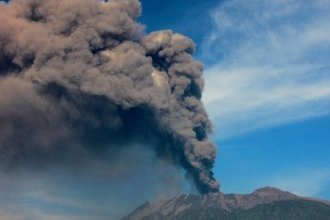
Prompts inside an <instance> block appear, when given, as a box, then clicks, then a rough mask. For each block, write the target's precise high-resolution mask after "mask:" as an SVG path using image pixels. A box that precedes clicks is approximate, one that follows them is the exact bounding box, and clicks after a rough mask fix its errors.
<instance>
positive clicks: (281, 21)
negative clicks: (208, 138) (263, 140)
mask: <svg viewBox="0 0 330 220" xmlns="http://www.w3.org/2000/svg"><path fill="white" fill-rule="evenodd" d="M211 16H212V19H213V21H214V23H215V27H214V30H212V32H211V34H210V35H209V37H208V38H207V39H206V40H205V42H204V45H203V49H204V58H205V59H207V60H208V61H209V62H210V63H212V64H213V65H211V66H210V67H209V68H207V69H206V91H205V95H204V101H205V103H206V105H207V108H208V111H209V113H210V115H211V117H212V118H213V120H215V121H216V125H217V131H219V133H220V135H221V136H222V138H228V137H230V136H234V135H237V134H240V133H244V132H248V131H251V130H255V129H259V128H262V127H268V126H274V125H278V124H282V123H289V122H292V121H296V120H301V119H306V118H311V117H317V116H321V115H326V114H329V113H330V110H329V109H330V108H329V107H330V63H329V58H330V30H329V28H328V25H329V22H330V2H329V1H322V0H316V1H307V0H306V1H298V0H289V1H282V0H271V1H262V0H248V1H238V0H231V1H225V2H224V3H222V4H221V5H220V6H219V7H217V8H216V9H214V10H213V11H212V12H211Z"/></svg>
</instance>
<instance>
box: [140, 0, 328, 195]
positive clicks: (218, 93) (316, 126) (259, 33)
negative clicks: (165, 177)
mask: <svg viewBox="0 0 330 220" xmlns="http://www.w3.org/2000/svg"><path fill="white" fill-rule="evenodd" d="M142 3H143V6H144V11H143V16H142V18H141V21H142V22H143V23H145V24H146V25H147V27H148V28H147V31H154V30H159V29H164V28H165V29H166V28H168V29H173V30H175V31H178V32H180V33H184V34H186V35H188V36H190V37H191V38H192V39H193V40H194V41H195V42H196V44H197V51H196V57H197V58H198V59H200V60H201V61H203V62H204V64H205V79H206V88H205V93H204V102H205V104H206V106H207V109H208V112H209V114H210V117H211V119H212V121H213V123H214V134H213V139H214V140H215V141H216V142H217V144H218V145H219V155H218V159H217V163H216V177H217V178H218V179H219V180H220V181H221V185H222V190H223V191H225V192H242V193H246V192H250V191H252V190H253V189H255V188H257V187H261V186H264V185H271V186H277V187H281V188H283V189H286V190H290V191H293V192H296V193H298V194H300V195H305V196H317V197H320V198H324V199H330V159H329V158H330V110H329V109H330V108H329V107H330V72H329V70H330V63H329V58H330V31H329V28H328V27H329V26H328V25H329V22H330V2H329V1H326V0H316V1H307V0H306V1H305V0H299V1H298V0H286V1H284V0H283V1H282V0H279V1H278V0H271V1H262V0H248V1H238V0H227V1H219V0H217V1H214V0H206V1H176V0H169V1H166V2H165V1H164V2H155V1H151V0H143V1H142Z"/></svg>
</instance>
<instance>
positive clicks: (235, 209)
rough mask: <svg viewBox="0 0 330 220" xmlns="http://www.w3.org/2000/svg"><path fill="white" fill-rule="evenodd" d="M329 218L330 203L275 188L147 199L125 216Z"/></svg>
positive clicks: (129, 219) (158, 219)
mask: <svg viewBox="0 0 330 220" xmlns="http://www.w3.org/2000/svg"><path fill="white" fill-rule="evenodd" d="M188 219H194V220H265V219H267V220H329V219H330V206H329V205H328V204H326V203H323V202H319V201H317V200H313V199H306V198H302V197H299V196H296V195H294V194H291V193H289V192H284V191H281V190H279V189H275V188H270V187H266V188H262V189H259V190H256V191H254V192H253V193H250V194H247V195H237V194H223V193H217V194H210V195H206V196H197V195H180V196H175V197H174V198H172V199H170V200H166V201H158V202H155V203H153V204H151V203H145V204H143V205H142V206H140V207H139V208H137V209H136V210H134V211H133V212H132V213H131V214H129V215H128V216H126V217H124V218H123V219H122V220H188Z"/></svg>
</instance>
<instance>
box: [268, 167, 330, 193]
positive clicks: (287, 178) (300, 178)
mask: <svg viewBox="0 0 330 220" xmlns="http://www.w3.org/2000/svg"><path fill="white" fill-rule="evenodd" d="M268 185H271V186H274V187H278V188H280V189H283V190H286V191H290V192H293V193H295V194H297V195H300V196H307V197H315V196H318V194H319V193H321V192H322V190H324V189H325V188H326V187H327V186H329V185H330V170H329V169H314V170H311V169H309V170H300V171H299V170H298V171H292V172H290V173H288V172H286V173H281V174H280V175H278V176H275V177H272V178H271V179H270V180H269V181H268Z"/></svg>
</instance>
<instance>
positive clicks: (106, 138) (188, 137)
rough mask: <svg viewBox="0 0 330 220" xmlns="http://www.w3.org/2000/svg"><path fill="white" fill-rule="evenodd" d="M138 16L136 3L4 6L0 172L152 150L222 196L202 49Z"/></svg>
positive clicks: (87, 0) (31, 1)
mask: <svg viewBox="0 0 330 220" xmlns="http://www.w3.org/2000/svg"><path fill="white" fill-rule="evenodd" d="M140 10H141V7H140V3H139V2H138V1H137V0H112V1H109V2H101V1H96V0H69V1H68V0H47V1H41V0H16V1H12V2H11V3H9V4H6V5H0V21H1V22H0V134H1V135H0V161H1V162H0V163H1V166H2V167H6V168H7V169H11V168H13V167H15V166H20V165H23V166H30V165H31V166H45V165H46V164H47V165H52V164H61V165H63V166H65V167H70V166H81V165H84V164H85V162H84V159H83V158H88V157H102V155H104V152H110V155H111V157H110V158H109V160H111V158H113V159H117V160H118V159H120V158H116V157H118V155H120V154H119V152H120V151H121V150H122V149H123V148H125V150H127V148H129V147H130V146H132V145H134V144H145V145H147V146H151V148H152V149H153V151H154V152H156V154H157V157H158V158H160V159H162V160H164V161H167V162H169V163H172V164H174V165H178V166H181V167H183V168H184V169H185V170H186V172H187V176H188V178H191V179H192V180H193V181H194V183H195V185H196V187H197V189H198V190H199V192H200V193H209V192H217V191H218V188H219V186H218V183H217V181H216V180H215V179H214V177H213V173H212V167H213V164H214V160H215V156H216V148H215V146H214V144H213V143H211V142H210V141H209V140H208V137H207V133H208V132H209V131H210V129H211V125H210V122H209V119H208V117H207V114H206V112H205V110H204V108H203V104H202V102H201V96H202V90H203V79H202V65H201V64H200V63H198V62H196V61H195V60H194V59H193V57H192V54H193V52H194V44H193V42H192V41H191V40H190V39H188V38H186V37H185V36H182V35H180V34H176V33H173V32H172V31H170V30H167V31H160V32H155V33H151V34H149V35H146V36H145V35H144V28H143V26H141V25H140V24H139V23H138V22H137V21H136V19H137V18H138V16H139V15H140ZM108 154H109V153H108ZM108 154H107V155H108ZM87 166H88V165H87Z"/></svg>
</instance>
